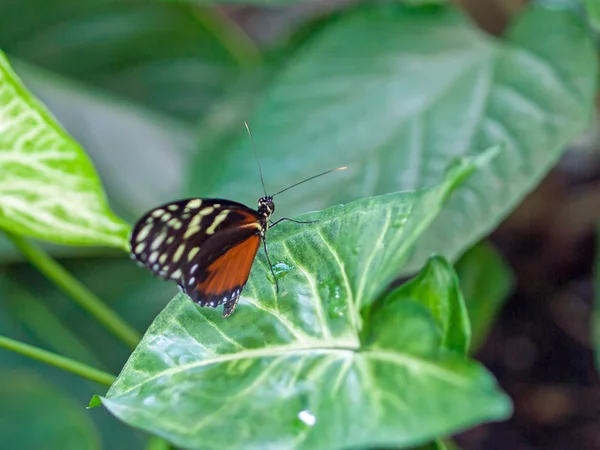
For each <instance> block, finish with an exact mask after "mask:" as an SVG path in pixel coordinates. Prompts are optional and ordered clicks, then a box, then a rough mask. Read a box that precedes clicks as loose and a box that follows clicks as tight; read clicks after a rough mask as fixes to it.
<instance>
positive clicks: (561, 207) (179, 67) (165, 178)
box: [0, 0, 600, 450]
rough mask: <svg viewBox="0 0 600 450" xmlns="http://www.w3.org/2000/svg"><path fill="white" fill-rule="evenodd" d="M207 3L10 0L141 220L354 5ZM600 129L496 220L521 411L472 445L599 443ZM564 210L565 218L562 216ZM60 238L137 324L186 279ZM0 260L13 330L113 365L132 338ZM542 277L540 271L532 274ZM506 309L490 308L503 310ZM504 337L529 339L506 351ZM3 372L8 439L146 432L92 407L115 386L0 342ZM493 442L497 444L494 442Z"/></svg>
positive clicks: (184, 186) (14, 38) (8, 23)
mask: <svg viewBox="0 0 600 450" xmlns="http://www.w3.org/2000/svg"><path fill="white" fill-rule="evenodd" d="M202 3H203V2H200V1H198V2H196V3H194V2H187V3H186V2H167V1H163V2H161V1H142V0H136V1H129V0H128V1H125V0H108V1H107V0H105V1H103V0H0V49H2V50H3V51H5V52H6V53H7V55H8V57H9V59H10V61H11V64H12V65H13V67H14V68H15V70H16V71H17V73H18V74H19V75H20V76H21V77H22V78H23V81H24V82H25V84H26V85H27V86H28V87H29V88H30V89H31V91H32V92H33V93H34V94H35V95H37V96H38V97H39V98H40V99H41V100H42V101H43V102H44V103H45V104H46V105H48V107H49V108H50V109H51V111H52V112H53V113H54V114H55V115H56V116H57V118H58V119H59V121H60V122H61V123H62V124H63V125H64V126H65V128H66V129H67V130H68V131H69V132H70V133H71V134H72V135H73V136H74V137H75V139H77V140H78V142H80V143H81V145H82V146H83V148H85V150H86V152H87V153H88V155H89V156H90V158H91V159H92V160H93V162H94V164H95V166H96V168H97V169H98V171H99V174H100V176H101V178H102V180H103V182H104V185H105V187H106V190H107V193H108V196H109V199H110V203H111V206H112V207H113V209H114V210H115V211H116V212H117V213H118V214H119V215H121V216H122V217H123V218H125V219H127V220H129V221H133V220H135V218H136V217H137V216H138V215H139V214H141V213H142V212H144V211H145V210H147V209H149V208H151V207H153V206H155V205H157V204H159V203H161V202H165V201H169V200H172V199H175V198H178V197H181V196H183V195H190V194H192V193H193V194H195V195H203V194H204V193H203V192H198V190H197V189H198V186H201V185H202V183H203V180H202V177H207V179H211V177H220V176H228V177H232V178H233V177H235V174H232V173H228V174H215V173H209V174H204V173H201V171H200V170H199V166H200V165H201V159H200V160H198V159H197V156H195V155H198V154H202V152H205V151H206V152H207V154H208V153H209V151H208V150H207V149H220V148H223V149H224V151H226V149H227V148H228V146H229V145H230V144H231V142H232V140H233V139H237V138H238V136H239V133H240V130H239V129H238V128H239V124H240V123H241V122H242V121H243V120H244V119H246V117H247V115H248V113H249V111H251V110H252V108H253V106H254V105H255V102H256V100H257V98H258V96H259V95H260V93H261V92H262V89H263V88H264V87H265V86H266V85H267V84H268V82H269V81H270V80H271V79H273V78H275V77H277V71H278V68H280V67H281V66H282V65H284V64H285V62H286V61H288V60H289V59H291V58H292V57H293V55H294V54H295V52H296V51H297V50H298V49H299V48H301V46H302V43H303V42H305V40H306V39H308V38H310V36H312V35H313V34H314V33H316V32H318V30H320V29H321V28H322V27H323V26H325V25H326V24H327V23H329V22H330V21H335V20H336V18H337V16H338V15H339V14H341V13H342V12H343V11H344V10H346V9H348V8H352V5H353V4H354V2H346V1H339V0H334V1H322V2H318V1H309V2H298V3H293V4H290V5H281V4H279V5H270V4H269V3H270V2H268V1H265V2H256V3H257V5H255V6H241V5H232V6H223V7H219V8H215V7H205V6H202V5H201V4H202ZM259 3H262V5H260V4H259ZM280 3H282V2H280ZM290 3H291V2H290ZM415 3H418V2H415ZM422 3H428V2H422ZM429 3H436V2H429ZM457 3H458V4H459V6H460V7H461V8H463V9H464V10H465V11H466V12H467V13H468V14H469V15H470V16H471V17H472V18H473V20H475V22H476V23H477V24H478V25H479V26H480V27H481V28H482V29H484V30H486V31H487V32H489V33H491V34H498V33H499V32H500V31H501V30H503V28H504V26H505V25H506V23H507V21H508V20H509V19H510V17H511V16H512V15H513V14H515V13H516V12H517V11H519V10H520V8H522V7H523V5H524V3H525V2H522V1H517V0H504V1H501V0H494V1H489V2H477V1H474V0H472V1H466V0H465V1H461V2H457ZM483 3H485V5H483ZM431 7H434V6H431ZM349 126H352V125H351V124H349ZM595 130H596V131H595ZM242 131H243V130H242ZM599 144H600V139H599V138H598V133H597V127H596V128H593V129H592V131H591V132H589V133H587V134H586V135H585V136H582V137H581V139H580V140H578V141H577V142H576V143H575V144H573V145H572V147H571V148H570V150H569V151H568V152H567V155H566V157H565V158H563V160H562V162H561V164H560V165H559V166H558V167H557V168H556V169H555V171H554V172H553V173H552V174H551V175H550V176H549V177H548V179H547V180H546V181H545V182H544V183H543V184H542V186H540V188H539V189H538V190H537V191H536V192H535V193H534V194H533V195H531V196H530V197H529V198H528V200H526V202H525V203H524V204H523V205H522V206H521V207H520V208H519V209H518V210H517V211H516V212H515V214H513V215H512V216H511V218H510V219H508V220H507V221H506V222H505V224H504V225H503V226H501V227H500V228H499V229H498V230H497V231H496V232H495V233H494V235H493V236H492V239H493V241H494V242H495V243H496V245H497V246H498V247H499V248H500V250H501V251H502V253H503V254H504V256H505V258H506V259H507V260H508V262H509V263H510V265H511V266H512V268H513V270H514V272H515V279H516V287H515V293H514V294H513V296H512V297H511V299H510V301H509V302H508V304H507V306H506V307H505V309H504V310H503V312H502V314H501V316H500V320H499V322H498V323H497V324H496V326H495V327H494V328H493V330H492V332H491V334H490V337H489V339H488V341H486V342H485V343H482V348H481V350H480V354H479V358H480V359H481V360H482V361H483V362H484V363H485V364H486V365H488V367H490V368H491V369H492V371H493V372H494V373H495V374H496V375H497V376H498V377H499V379H500V382H501V384H502V385H503V387H504V388H505V389H507V391H508V392H509V394H511V395H512V396H513V398H514V399H515V401H516V408H517V413H516V415H515V418H514V419H512V420H511V421H509V422H507V423H505V424H496V425H486V426H483V427H480V428H478V429H477V430H473V431H471V432H468V433H466V434H465V435H463V436H460V437H459V439H458V441H459V443H460V444H461V445H462V446H463V448H465V449H478V448H487V449H489V448H519V449H521V448H522V449H529V448H556V449H562V448H565V449H566V448H600V419H598V414H597V411H598V409H597V405H594V404H593V403H592V402H591V401H590V400H588V399H589V398H590V395H591V396H592V398H598V392H599V391H598V389H599V388H600V384H599V383H598V380H597V377H596V374H595V371H594V369H593V355H592V344H591V337H590V332H589V330H590V326H589V317H590V315H591V308H592V299H593V291H592V288H591V286H592V276H591V273H592V265H593V257H594V252H593V251H591V250H590V249H593V244H594V225H595V223H596V221H597V218H598V217H597V216H598V214H597V211H598V206H600V195H599V192H600V190H599V189H598V179H600V157H599V150H600V145H599ZM257 145H258V147H259V151H260V142H257ZM249 161H251V157H249ZM288 164H292V162H288ZM326 168H327V167H325V168H324V169H326ZM248 170H250V169H248ZM251 170H255V167H252V168H251ZM306 170H308V171H310V170H312V168H307V169H306ZM125 175H126V176H125ZM265 175H266V179H267V185H268V186H272V188H273V189H275V188H278V186H277V187H276V186H273V185H272V184H271V185H269V181H268V180H269V178H270V177H272V178H276V177H277V175H276V174H269V173H267V174H265ZM256 182H257V186H256V188H257V189H256V195H259V194H260V185H259V184H258V177H257V178H256ZM325 186H326V184H325ZM252 195H254V194H252ZM297 195H302V193H298V194H297ZM549 211H553V214H552V215H551V217H550V218H548V215H549ZM565 216H568V217H569V218H570V219H571V220H570V222H569V226H565V224H564V222H563V221H560V220H558V219H557V218H556V217H565ZM48 248H50V249H51V250H52V251H53V254H54V255H57V256H60V257H61V258H62V259H61V262H62V263H63V264H64V265H65V266H66V268H67V269H68V270H69V271H71V272H72V273H73V274H74V275H75V276H76V277H77V278H78V279H79V280H81V281H82V282H83V283H84V284H85V285H86V286H88V287H89V288H90V289H91V290H92V291H93V292H95V293H97V294H98V296H99V297H100V298H102V299H103V300H104V301H106V302H107V303H108V304H109V305H110V306H111V307H113V308H114V309H115V310H116V311H117V312H118V313H119V314H121V315H122V316H123V317H124V318H125V319H126V320H127V321H128V322H129V323H131V324H133V325H134V326H135V327H136V328H137V329H138V330H140V331H143V330H145V329H146V327H147V326H148V325H149V324H150V322H151V321H152V319H153V318H154V317H155V316H156V314H158V312H159V311H160V310H161V309H162V308H163V307H164V306H165V304H166V302H167V301H168V299H170V298H171V297H172V296H173V294H174V293H175V292H176V288H175V286H173V285H171V284H169V283H164V282H161V281H158V280H156V279H154V278H153V277H152V276H151V275H150V274H148V273H147V272H146V271H143V270H141V269H139V268H138V267H137V266H136V265H135V264H132V263H131V261H130V260H129V258H127V257H126V256H125V255H123V254H122V253H119V252H117V251H113V250H107V249H81V248H63V247H61V248H58V247H53V246H50V247H48ZM484 253H485V251H484ZM486 257H488V255H487V254H485V255H483V256H482V258H486ZM0 263H1V264H2V266H1V271H0V334H1V335H6V336H10V337H12V338H15V339H18V340H21V341H24V342H28V343H31V344H33V345H38V346H40V347H43V348H46V349H49V350H51V351H55V352H57V353H60V354H63V355H66V356H69V357H72V358H74V359H77V360H80V361H82V362H86V363H89V364H91V365H93V366H96V367H99V368H102V369H104V370H106V371H108V372H111V373H115V374H116V373H118V372H119V370H120V368H121V367H122V365H123V363H124V362H125V360H126V359H127V356H128V355H129V350H128V349H127V348H126V347H125V346H123V345H122V344H121V343H120V342H119V341H117V340H116V339H115V338H114V337H113V336H112V335H110V334H109V333H107V332H106V330H105V329H103V328H102V327H101V326H100V325H99V324H98V323H97V322H96V321H95V320H93V319H92V318H91V317H90V316H89V315H88V314H86V313H84V312H82V311H81V310H80V309H79V308H77V307H76V306H74V305H73V303H72V302H71V301H70V300H69V299H68V298H66V297H65V296H64V295H62V294H61V293H60V292H58V291H57V290H56V288H55V287H54V286H53V285H52V284H51V283H50V282H48V281H47V280H46V279H45V278H44V277H43V276H41V275H40V274H39V273H38V272H36V271H35V270H34V269H32V268H30V267H29V266H28V265H27V264H24V263H23V262H22V261H21V258H20V257H19V255H18V253H17V252H16V250H15V249H13V248H12V246H11V245H10V243H8V242H7V241H4V240H0ZM460 264H461V263H459V271H461V268H460V267H461V266H460ZM463 264H464V266H465V268H464V271H465V273H466V272H468V270H469V267H467V266H466V264H465V263H463ZM489 276H490V277H491V276H493V275H489ZM540 279H541V280H546V281H545V282H543V283H541V284H540V283H537V284H536V283H535V282H533V280H540ZM465 283H467V282H465ZM472 283H476V281H472ZM465 286H466V287H465V289H468V284H465ZM502 289H504V287H502ZM467 297H468V295H467ZM541 297H544V298H546V299H547V298H549V299H550V300H549V301H541V300H540V298H541ZM496 309H499V305H494V306H493V311H491V312H490V311H484V312H482V313H481V314H482V315H483V316H486V318H485V320H487V321H489V322H490V323H491V322H492V321H493V316H494V314H495V310H496ZM482 320H483V319H482ZM582 330H586V331H582ZM507 342H508V343H509V344H511V346H510V348H511V349H517V350H516V351H514V352H512V351H511V352H510V353H509V352H507V350H506V348H507ZM557 342H558V343H557ZM551 350H552V351H553V352H555V353H552V356H548V355H550V351H551ZM556 352H557V353H556ZM561 356H562V358H561ZM563 365H564V367H567V368H566V369H565V368H564V367H563V369H564V370H562V371H561V370H559V369H560V367H561V366H563ZM0 379H1V380H2V386H1V387H0V390H1V391H2V392H0V399H1V400H0V442H3V443H4V444H5V448H10V449H34V448H35V449H39V448H44V449H59V448H60V449H70V448H73V449H83V450H85V449H99V448H107V449H108V448H110V449H120V448H126V449H138V448H140V449H141V448H145V447H146V446H148V445H152V443H150V444H149V443H148V436H147V435H145V434H144V433H141V432H138V431H136V430H133V429H131V428H129V427H127V426H125V425H123V424H121V423H119V422H118V421H117V420H116V419H115V418H113V417H112V416H110V414H109V413H108V412H107V411H105V410H104V409H103V408H96V409H94V410H93V411H87V410H86V409H85V405H87V403H88V401H89V399H90V397H91V395H92V394H94V393H103V392H104V391H105V387H104V386H100V385H96V384H94V383H92V382H88V381H85V380H82V379H80V378H78V377H77V376H75V375H71V374H68V373H65V372H62V371H60V370H58V369H54V368H52V367H48V366H46V365H43V364H41V363H38V362H35V361H32V360H29V359H27V358H24V357H22V356H20V355H17V354H12V353H8V352H5V351H3V352H1V353H0ZM594 396H595V397H594ZM549 411H550V412H549ZM496 441H497V442H501V443H502V445H503V446H502V447H494V442H496ZM574 443H575V444H574ZM568 445H574V446H573V447H568ZM587 446H589V447H587Z"/></svg>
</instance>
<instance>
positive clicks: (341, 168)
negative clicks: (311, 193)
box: [271, 166, 348, 197]
mask: <svg viewBox="0 0 600 450" xmlns="http://www.w3.org/2000/svg"><path fill="white" fill-rule="evenodd" d="M347 168H348V167H347V166H343V167H338V168H337V169H330V170H327V171H325V172H323V173H320V174H318V175H313V176H312V177H310V178H307V179H306V180H302V181H299V182H298V183H296V184H292V185H291V186H288V187H286V188H285V189H282V190H281V191H279V192H277V193H275V194H273V195H272V196H271V197H275V196H276V195H278V194H281V193H282V192H285V191H287V190H288V189H291V188H293V187H296V186H298V185H299V184H302V183H306V182H307V181H310V180H314V179H315V178H318V177H322V176H323V175H327V174H328V173H331V172H335V171H337V170H346V169H347Z"/></svg>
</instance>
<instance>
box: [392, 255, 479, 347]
mask: <svg viewBox="0 0 600 450" xmlns="http://www.w3.org/2000/svg"><path fill="white" fill-rule="evenodd" d="M405 298H412V299H415V300H416V301H418V302H419V303H422V304H423V305H425V306H426V307H427V309H428V310H429V311H431V313H432V314H433V317H434V318H435V320H436V322H437V324H438V327H439V329H440V333H441V336H442V342H441V345H442V346H444V347H445V348H447V349H448V350H451V351H454V352H456V353H458V354H461V355H466V354H467V352H468V350H469V345H470V341H471V325H470V323H469V316H468V313H467V309H466V307H465V304H464V301H463V297H462V293H461V291H460V286H459V284H458V277H457V276H456V273H455V272H454V269H453V268H452V266H451V265H450V264H449V263H448V261H446V260H445V259H444V258H442V257H440V256H433V257H431V258H430V259H429V261H428V262H427V265H426V266H425V267H424V268H423V270H421V272H419V273H418V274H417V275H416V276H415V277H413V278H412V279H411V280H410V281H408V282H406V283H404V284H403V285H402V286H401V287H399V288H398V289H396V290H395V291H394V292H392V293H390V294H389V295H388V296H387V297H386V299H385V301H384V304H393V303H395V302H396V301H398V300H399V299H400V300H403V299H405Z"/></svg>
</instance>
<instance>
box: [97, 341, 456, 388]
mask: <svg viewBox="0 0 600 450" xmlns="http://www.w3.org/2000/svg"><path fill="white" fill-rule="evenodd" d="M304 353H314V354H318V353H323V354H328V353H339V354H340V355H343V354H347V356H349V357H352V358H354V357H355V356H356V355H358V354H366V355H367V356H371V357H372V358H373V359H375V360H380V361H386V362H388V363H392V364H396V365H399V366H404V367H410V368H411V369H413V370H415V371H428V372H430V373H432V374H436V375H437V377H438V378H444V379H445V380H446V381H448V382H450V383H452V384H454V385H462V384H465V382H467V381H468V377H466V376H463V375H457V374H453V373H452V372H451V371H450V370H445V369H444V367H443V366H440V364H439V363H443V359H439V360H436V359H429V358H427V357H422V356H419V355H413V354H410V353H406V352H402V351H395V350H390V349H383V348H371V347H366V348H361V347H360V345H357V346H332V347H322V346H306V347H298V346H279V347H269V348H262V349H255V350H246V351H243V352H238V353H229V354H226V355H222V356H220V357H217V358H212V359H203V360H199V361H196V362H193V363H190V364H186V365H182V366H179V367H175V368H172V369H167V370H164V371H162V372H160V373H159V374H157V375H154V376H152V377H149V378H146V379H145V380H143V381H142V382H141V383H138V384H136V385H135V386H131V387H130V388H128V389H127V390H125V391H122V392H118V393H117V394H114V395H110V391H109V394H108V395H107V397H109V398H110V397H115V396H123V395H126V394H128V393H129V392H131V391H134V390H136V389H138V388H140V387H141V386H143V385H145V384H147V383H149V382H151V381H153V380H156V379H159V378H162V377H165V376H170V375H172V374H177V373H181V372H186V371H188V370H192V369H195V368H198V367H204V366H210V365H212V364H220V363H225V362H229V361H236V360H240V359H248V358H251V359H255V358H265V357H282V356H283V357H288V356H293V355H301V354H304ZM113 386H114V385H113ZM111 390H112V388H111Z"/></svg>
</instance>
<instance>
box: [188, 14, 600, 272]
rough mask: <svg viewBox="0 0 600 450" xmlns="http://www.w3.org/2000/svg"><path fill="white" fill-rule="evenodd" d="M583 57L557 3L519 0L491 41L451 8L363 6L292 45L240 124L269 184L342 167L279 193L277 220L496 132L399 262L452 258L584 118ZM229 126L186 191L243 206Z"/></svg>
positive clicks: (243, 142) (373, 189)
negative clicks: (551, 6)
mask: <svg viewBox="0 0 600 450" xmlns="http://www.w3.org/2000/svg"><path fill="white" fill-rule="evenodd" d="M596 66H597V64H596V58H595V52H594V46H593V43H592V40H591V38H590V36H589V33H588V31H587V30H586V27H585V24H584V23H583V22H582V21H580V20H579V19H578V18H577V17H575V16H574V15H572V14H571V13H569V12H566V11H558V10H548V9H545V8H542V7H536V6H532V7H530V8H528V9H527V10H526V12H525V13H524V14H523V15H522V16H521V17H519V18H517V19H516V20H515V22H514V23H513V24H512V25H511V27H510V28H509V30H508V31H507V33H506V35H505V36H504V37H503V38H502V39H494V38H491V37H489V36H487V35H484V34H483V33H482V32H481V31H479V30H478V29H477V28H476V27H475V26H474V25H473V24H472V23H471V22H470V21H468V20H467V19H466V18H465V17H464V16H463V15H462V14H460V13H459V12H458V11H457V10H456V9H454V8H453V7H451V6H448V7H441V8H435V9H427V10H426V11H424V10H422V9H421V8H403V7H401V6H398V5H390V4H386V5H384V6H382V5H379V6H376V5H375V6H374V5H370V6H363V7H360V8H358V9H357V10H355V11H352V12H349V13H347V14H346V15H345V16H343V17H340V18H339V20H336V21H332V22H331V23H330V24H328V26H326V27H324V28H323V29H322V30H321V32H320V33H318V34H317V35H316V36H314V38H312V39H310V40H309V41H308V42H307V43H306V45H305V46H304V47H303V48H302V49H301V50H300V51H299V52H298V55H297V58H295V60H294V61H292V62H290V63H289V64H288V65H287V66H286V68H285V69H284V70H283V71H282V73H281V74H280V75H279V76H278V78H277V81H276V82H275V83H274V84H273V86H272V87H271V88H270V89H269V90H268V92H267V93H266V94H265V95H264V98H263V99H262V101H261V102H260V103H259V105H258V106H257V109H256V111H255V113H254V114H253V115H252V116H251V117H250V118H249V122H250V125H251V127H252V130H253V134H254V140H255V142H256V145H257V147H258V149H259V153H260V157H261V163H262V167H263V172H264V173H265V175H266V184H267V188H268V189H269V190H270V191H271V192H272V191H275V190H278V189H281V188H284V187H285V186H288V185H289V184H290V183H292V182H294V181H296V180H301V179H303V178H306V177H309V176H311V175H314V174H315V173H318V172H319V171H321V170H325V169H328V168H332V167H337V166H341V165H348V166H350V167H351V168H352V169H353V170H352V171H348V172H347V173H339V174H336V175H331V176H328V177H324V178H322V179H319V180H315V181H313V182H311V183H310V184H306V185H303V186H302V187H301V188H297V189H294V190H291V191H289V192H286V194H285V199H284V197H283V196H282V199H281V201H280V204H278V205H277V208H278V213H279V214H281V215H282V216H284V217H291V216H293V215H294V214H297V213H299V212H301V211H307V210H313V209H320V208H323V207H325V206H326V205H330V204H334V203H336V202H344V201H348V200H349V199H352V198H356V197H367V196H372V195H377V194H382V193H386V192H390V191H396V190H403V189H414V188H418V187H423V186H430V185H432V184H434V183H435V182H436V180H438V179H439V177H440V175H441V172H442V171H443V168H444V167H445V166H446V165H447V164H448V162H449V161H450V160H451V159H452V158H454V157H456V156H459V155H466V154H472V153H474V152H475V153H477V152H479V151H481V149H484V148H487V147H489V146H490V145H493V144H497V143H499V142H504V143H506V145H507V151H506V152H505V153H504V154H503V156H502V157H501V158H499V159H497V160H495V161H494V163H493V164H492V165H491V166H490V167H489V168H488V169H487V170H486V171H482V173H480V174H478V175H476V176H475V177H473V178H472V179H470V180H469V182H468V183H466V184H465V186H463V187H461V188H460V189H459V190H458V191H457V192H456V193H455V194H454V195H453V196H452V199H451V201H450V202H449V203H448V205H446V207H445V208H444V211H443V212H442V214H441V215H440V216H439V217H438V219H436V221H435V222H434V224H433V225H432V227H431V228H430V230H428V233H427V237H425V238H424V239H422V240H421V241H420V242H419V244H418V247H417V249H416V251H415V254H414V257H413V258H412V259H411V264H410V266H409V267H407V268H406V271H407V272H409V271H415V270H417V269H418V267H420V266H421V265H422V264H423V263H424V262H425V261H426V259H427V257H428V256H429V255H430V254H432V253H439V254H442V255H443V256H445V257H447V258H448V259H450V260H454V259H455V258H456V257H457V256H459V255H460V254H461V252H463V251H464V250H465V249H466V248H468V247H469V246H470V245H472V244H473V243H474V242H475V241H477V240H478V239H479V238H480V237H481V236H482V235H484V234H486V233H488V232H489V231H490V230H491V229H493V228H494V227H495V226H496V225H497V224H498V223H499V221H500V220H502V218H504V217H505V216H506V215H507V214H508V213H509V212H510V210H511V209H512V208H513V207H514V206H515V205H516V204H517V203H518V202H519V201H520V200H521V199H522V198H523V196H524V195H525V194H526V193H527V192H529V191H530V190H531V189H532V188H533V187H534V186H535V185H536V184H537V182H538V181H539V180H540V179H541V177H542V176H544V174H545V173H547V171H548V170H549V168H550V167H552V165H553V164H554V163H555V161H556V160H557V159H558V158H559V156H560V155H561V153H562V151H563V148H564V146H565V144H567V143H568V142H569V141H570V139H572V138H573V137H574V136H575V135H577V134H578V133H579V132H580V131H581V130H582V129H583V128H584V127H585V126H586V124H587V123H588V118H589V114H590V111H591V107H592V101H593V97H594V92H595V83H596V71H597V67H596ZM239 130H240V134H239V137H238V140H237V144H236V145H234V146H233V147H232V148H230V149H227V150H225V149H223V148H219V149H214V150H213V153H212V155H201V156H200V157H199V159H198V164H197V165H195V167H194V169H195V173H196V174H198V173H202V174H210V175H209V176H208V178H205V177H204V176H202V177H199V176H197V177H196V181H195V183H196V184H195V192H198V193H202V195H206V196H222V197H225V198H233V199H236V200H238V201H241V202H244V203H246V204H253V203H254V202H255V199H256V197H257V196H258V195H260V185H259V184H258V182H257V173H256V172H257V171H256V165H255V163H254V161H253V154H252V148H251V144H250V142H249V139H248V137H247V136H246V135H245V134H244V130H243V128H242V127H241V126H240V127H239ZM217 156H218V157H217ZM284 161H285V163H283V162H284Z"/></svg>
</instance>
